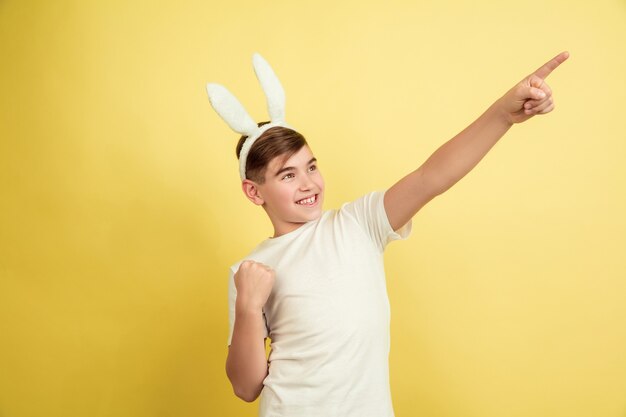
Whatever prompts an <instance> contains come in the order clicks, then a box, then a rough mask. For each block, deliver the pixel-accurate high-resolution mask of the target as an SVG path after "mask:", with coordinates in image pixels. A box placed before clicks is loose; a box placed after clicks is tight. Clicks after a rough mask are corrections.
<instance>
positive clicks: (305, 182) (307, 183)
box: [300, 175, 313, 191]
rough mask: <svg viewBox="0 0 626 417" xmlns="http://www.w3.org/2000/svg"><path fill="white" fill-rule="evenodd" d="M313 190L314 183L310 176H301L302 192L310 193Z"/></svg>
mask: <svg viewBox="0 0 626 417" xmlns="http://www.w3.org/2000/svg"><path fill="white" fill-rule="evenodd" d="M311 188H313V181H312V180H311V178H309V176H308V175H301V176H300V191H309V190H310V189H311Z"/></svg>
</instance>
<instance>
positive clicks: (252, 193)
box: [241, 179, 265, 206]
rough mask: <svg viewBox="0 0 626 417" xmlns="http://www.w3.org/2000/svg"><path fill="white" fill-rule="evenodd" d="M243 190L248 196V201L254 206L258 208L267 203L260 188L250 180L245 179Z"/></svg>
mask: <svg viewBox="0 0 626 417" xmlns="http://www.w3.org/2000/svg"><path fill="white" fill-rule="evenodd" d="M241 189H242V190H243V193H244V194H245V195H246V197H247V198H248V200H250V201H252V203H253V204H256V205H257V206H262V205H263V204H264V203H265V200H263V197H262V196H261V193H260V192H259V186H258V185H257V183H255V182H254V181H251V180H249V179H245V180H243V181H242V182H241Z"/></svg>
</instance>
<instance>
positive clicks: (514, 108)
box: [499, 52, 569, 123]
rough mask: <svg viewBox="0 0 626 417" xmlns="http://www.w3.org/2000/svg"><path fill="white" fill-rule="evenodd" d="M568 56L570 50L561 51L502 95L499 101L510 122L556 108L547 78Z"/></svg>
mask: <svg viewBox="0 0 626 417" xmlns="http://www.w3.org/2000/svg"><path fill="white" fill-rule="evenodd" d="M567 58H569V52H561V53H560V54H558V55H557V56H555V57H554V58H552V59H551V60H550V61H548V62H546V63H545V64H544V65H542V66H541V67H539V68H538V69H537V70H536V71H535V72H533V73H532V74H530V75H529V76H528V77H526V78H524V79H523V80H522V81H520V82H519V83H517V84H516V85H515V86H514V87H513V88H511V89H510V90H509V91H508V92H507V93H506V94H505V95H504V96H502V98H501V99H500V100H499V102H500V104H501V106H502V109H503V110H504V113H505V117H506V118H507V120H508V121H509V122H510V123H522V122H524V121H526V120H528V119H530V118H531V117H533V116H534V115H537V114H546V113H549V112H551V111H552V110H553V109H554V99H553V97H552V90H551V89H550V87H549V86H548V84H546V82H545V80H546V78H547V77H548V75H550V73H552V71H554V70H555V69H556V68H558V66H559V65H561V64H562V63H563V62H565V60H566V59H567Z"/></svg>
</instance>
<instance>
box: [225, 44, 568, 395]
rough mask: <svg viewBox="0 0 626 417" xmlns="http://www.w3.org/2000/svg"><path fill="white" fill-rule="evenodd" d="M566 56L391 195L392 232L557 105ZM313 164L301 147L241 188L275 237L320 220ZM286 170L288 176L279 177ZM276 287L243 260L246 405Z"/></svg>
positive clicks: (236, 367)
mask: <svg viewBox="0 0 626 417" xmlns="http://www.w3.org/2000/svg"><path fill="white" fill-rule="evenodd" d="M568 57H569V53H568V52H562V53H560V54H559V55H557V56H556V57H554V58H552V59H551V60H550V61H548V62H547V63H546V64H544V65H542V66H541V67H539V68H538V69H537V70H536V71H534V72H533V73H531V74H530V75H528V76H527V77H525V78H524V79H523V80H522V81H520V82H519V83H517V84H516V85H515V86H514V87H513V88H511V89H510V90H509V91H507V92H506V94H504V95H503V96H502V97H501V98H499V99H498V100H496V102H494V103H493V104H492V105H491V106H490V107H489V108H488V109H487V110H486V111H485V112H484V113H483V114H482V115H481V116H480V117H479V118H478V119H476V120H475V121H474V122H473V123H472V124H470V125H469V126H468V127H467V128H465V129H464V130H463V131H462V132H460V133H459V134H457V135H456V136H455V137H453V138H452V139H450V140H449V141H448V142H446V143H444V144H443V145H442V146H441V147H439V148H438V149H437V150H436V151H435V152H434V153H433V154H432V155H431V156H430V157H429V158H428V159H427V160H426V161H425V162H424V163H423V164H422V165H421V166H420V167H419V168H417V169H416V170H415V171H413V172H411V173H410V174H408V175H407V176H405V177H404V178H402V179H400V181H398V182H397V183H395V184H394V185H393V186H392V187H391V188H389V189H388V190H387V191H386V192H385V198H384V205H385V211H386V212H387V217H388V218H389V223H390V224H391V226H392V227H393V229H394V230H398V229H399V228H401V227H402V226H403V225H404V224H406V223H407V222H408V221H409V220H410V219H411V218H412V217H413V216H414V215H415V214H416V213H417V212H418V211H419V210H420V209H421V208H422V207H424V205H426V203H428V202H429V201H431V200H432V199H433V198H435V197H436V196H438V195H440V194H442V193H444V192H445V191H447V190H448V189H449V188H450V187H452V186H453V185H454V184H456V183H457V182H458V181H459V180H460V179H461V178H463V177H464V176H465V175H466V174H467V173H469V172H470V171H471V170H472V169H473V168H474V167H475V166H476V165H477V164H478V163H479V162H480V161H481V160H482V158H483V157H484V156H485V155H486V154H487V153H488V152H489V150H490V149H491V148H492V147H493V146H494V145H495V144H496V143H497V142H498V140H499V139H500V138H501V137H502V136H503V135H504V134H505V133H506V132H507V131H508V130H509V129H510V128H511V127H512V126H513V125H514V124H516V123H522V122H525V121H527V120H529V119H530V118H532V117H534V116H536V115H543V114H547V113H549V112H551V111H552V110H553V109H554V100H553V97H552V90H551V89H550V87H549V86H548V84H546V82H545V79H546V77H548V75H550V73H552V71H554V70H555V69H556V68H557V67H558V66H559V65H561V64H562V63H563V62H564V61H565V60H567V58H568ZM312 158H313V155H312V153H311V150H310V149H309V148H308V147H304V148H303V149H301V150H300V151H299V152H297V153H296V154H294V155H293V156H292V157H291V158H289V159H288V160H287V161H286V162H285V163H282V162H281V161H280V158H275V159H274V160H272V161H271V162H270V164H269V165H268V169H267V172H266V176H265V182H264V183H263V184H258V183H255V182H253V181H250V180H244V181H243V183H242V188H243V191H244V193H245V195H246V197H248V199H249V200H250V201H252V202H253V203H254V204H257V205H260V206H262V207H263V208H264V209H265V211H266V212H267V215H268V217H269V218H270V220H271V222H272V225H273V226H274V237H278V236H281V235H283V234H285V233H289V232H291V231H293V230H296V229H297V228H298V227H300V226H301V225H302V224H304V223H306V222H307V221H311V220H315V219H317V218H319V216H320V215H321V213H322V202H323V194H324V180H323V178H322V176H321V173H320V172H319V171H318V170H317V166H316V165H315V163H314V162H312ZM283 168H288V169H287V170H286V171H281V170H282V169H283ZM312 195H315V196H317V201H316V203H315V204H313V205H309V206H302V205H297V204H296V201H298V200H301V199H303V198H305V197H309V196H312ZM273 285H274V271H273V270H272V269H271V268H270V267H268V266H266V265H262V264H260V263H256V262H252V261H245V262H243V263H242V264H241V266H240V268H239V270H238V271H237V273H236V274H235V286H236V287H237V301H236V307H235V308H236V319H235V328H234V332H233V339H232V343H231V346H230V347H229V352H228V358H227V360H226V372H227V374H228V377H229V379H230V381H231V383H232V385H233V389H234V391H235V394H236V395H237V396H239V397H240V398H242V399H244V400H246V401H254V400H255V399H256V398H257V397H258V396H259V394H260V393H261V390H262V388H263V380H264V379H265V377H266V376H267V374H268V364H267V358H266V356H265V341H264V339H263V337H264V329H263V327H264V326H265V323H264V322H263V313H262V309H263V306H264V305H265V303H266V302H267V299H268V297H269V295H270V293H271V290H272V287H273Z"/></svg>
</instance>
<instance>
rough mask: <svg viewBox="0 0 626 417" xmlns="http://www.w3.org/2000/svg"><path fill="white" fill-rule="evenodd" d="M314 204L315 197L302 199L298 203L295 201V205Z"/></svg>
mask: <svg viewBox="0 0 626 417" xmlns="http://www.w3.org/2000/svg"><path fill="white" fill-rule="evenodd" d="M314 202H315V196H313V197H309V198H304V199H302V200H300V201H296V204H300V205H304V204H313V203H314Z"/></svg>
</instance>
